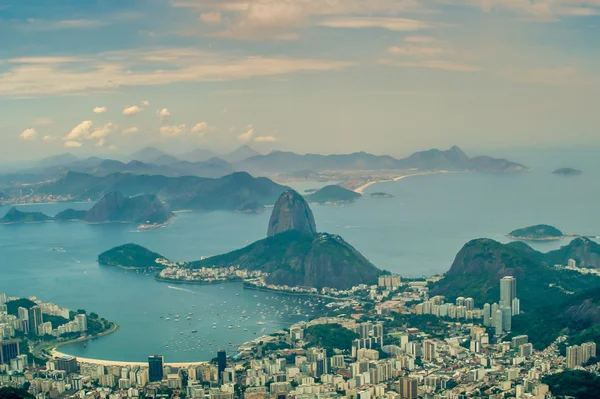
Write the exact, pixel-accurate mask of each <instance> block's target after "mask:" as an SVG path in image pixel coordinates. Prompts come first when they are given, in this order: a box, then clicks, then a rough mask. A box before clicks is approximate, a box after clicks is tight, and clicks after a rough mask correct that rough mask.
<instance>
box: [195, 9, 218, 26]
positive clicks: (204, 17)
mask: <svg viewBox="0 0 600 399" xmlns="http://www.w3.org/2000/svg"><path fill="white" fill-rule="evenodd" d="M200 20H201V21H202V22H204V23H205V24H208V25H219V24H220V23H221V13H220V12H207V13H204V14H200Z"/></svg>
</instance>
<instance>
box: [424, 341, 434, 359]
mask: <svg viewBox="0 0 600 399" xmlns="http://www.w3.org/2000/svg"><path fill="white" fill-rule="evenodd" d="M436 357H437V354H436V351H435V342H433V341H429V340H425V341H423V360H424V361H426V362H431V361H433V360H434V359H435V358H436Z"/></svg>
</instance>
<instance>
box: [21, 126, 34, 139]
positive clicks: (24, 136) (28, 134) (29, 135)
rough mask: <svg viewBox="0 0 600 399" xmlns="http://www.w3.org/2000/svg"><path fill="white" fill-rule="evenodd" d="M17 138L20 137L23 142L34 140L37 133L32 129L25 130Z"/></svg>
mask: <svg viewBox="0 0 600 399" xmlns="http://www.w3.org/2000/svg"><path fill="white" fill-rule="evenodd" d="M19 137H21V138H22V139H23V140H25V141H31V140H35V139H36V138H37V132H36V131H35V129H33V128H29V129H25V130H23V132H22V133H21V134H20V135H19Z"/></svg>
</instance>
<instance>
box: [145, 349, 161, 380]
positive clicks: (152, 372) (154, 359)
mask: <svg viewBox="0 0 600 399" xmlns="http://www.w3.org/2000/svg"><path fill="white" fill-rule="evenodd" d="M164 363H165V358H164V357H163V356H160V355H154V356H149V357H148V380H149V381H150V382H156V381H162V379H163V365H164Z"/></svg>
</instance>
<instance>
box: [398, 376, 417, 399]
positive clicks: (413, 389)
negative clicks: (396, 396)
mask: <svg viewBox="0 0 600 399" xmlns="http://www.w3.org/2000/svg"><path fill="white" fill-rule="evenodd" d="M417 387H418V384H417V379H416V378H409V377H402V378H400V382H399V388H400V392H399V393H400V397H401V398H402V399H417Z"/></svg>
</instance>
